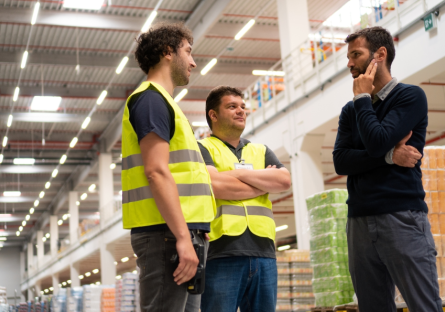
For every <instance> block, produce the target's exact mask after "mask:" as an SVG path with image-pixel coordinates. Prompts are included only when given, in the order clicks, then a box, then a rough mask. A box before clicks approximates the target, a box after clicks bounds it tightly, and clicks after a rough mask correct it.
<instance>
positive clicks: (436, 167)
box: [421, 146, 445, 297]
mask: <svg viewBox="0 0 445 312" xmlns="http://www.w3.org/2000/svg"><path fill="white" fill-rule="evenodd" d="M421 168H422V183H423V188H424V189H425V202H426V204H427V205H428V219H429V221H430V224H431V232H432V233H433V237H434V243H435V245H436V250H437V258H436V259H437V274H438V276H439V287H440V296H441V297H444V296H445V147H444V146H432V147H426V148H425V150H424V157H423V159H422V166H421Z"/></svg>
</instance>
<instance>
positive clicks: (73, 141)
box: [70, 137, 77, 148]
mask: <svg viewBox="0 0 445 312" xmlns="http://www.w3.org/2000/svg"><path fill="white" fill-rule="evenodd" d="M76 144H77V137H74V138H73V139H72V140H71V142H70V147H71V148H73V147H74V146H76Z"/></svg>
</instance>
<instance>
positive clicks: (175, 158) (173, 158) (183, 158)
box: [122, 150, 204, 170]
mask: <svg viewBox="0 0 445 312" xmlns="http://www.w3.org/2000/svg"><path fill="white" fill-rule="evenodd" d="M169 156H170V157H169V160H168V163H169V164H177V163H181V162H187V161H192V162H199V163H204V161H203V159H202V156H201V154H200V153H199V152H197V151H193V150H179V151H171V152H170V155H169ZM143 165H144V162H143V161H142V155H141V154H134V155H130V156H127V157H125V158H122V170H128V169H131V168H134V167H138V166H143Z"/></svg>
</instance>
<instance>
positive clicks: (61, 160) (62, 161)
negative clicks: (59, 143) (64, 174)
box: [59, 154, 66, 165]
mask: <svg viewBox="0 0 445 312" xmlns="http://www.w3.org/2000/svg"><path fill="white" fill-rule="evenodd" d="M65 161H66V155H65V154H64V155H62V157H60V161H59V162H60V164H61V165H63V164H64V163H65Z"/></svg>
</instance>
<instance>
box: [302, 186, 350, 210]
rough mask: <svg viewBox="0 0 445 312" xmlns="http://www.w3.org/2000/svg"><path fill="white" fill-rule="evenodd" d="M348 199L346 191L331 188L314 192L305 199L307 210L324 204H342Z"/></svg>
mask: <svg viewBox="0 0 445 312" xmlns="http://www.w3.org/2000/svg"><path fill="white" fill-rule="evenodd" d="M347 199H348V191H347V190H340V189H333V190H329V191H324V192H321V193H317V194H314V195H312V196H310V197H308V198H307V199H306V204H307V208H308V210H311V209H313V208H315V207H317V206H321V205H326V204H344V203H346V200H347Z"/></svg>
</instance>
